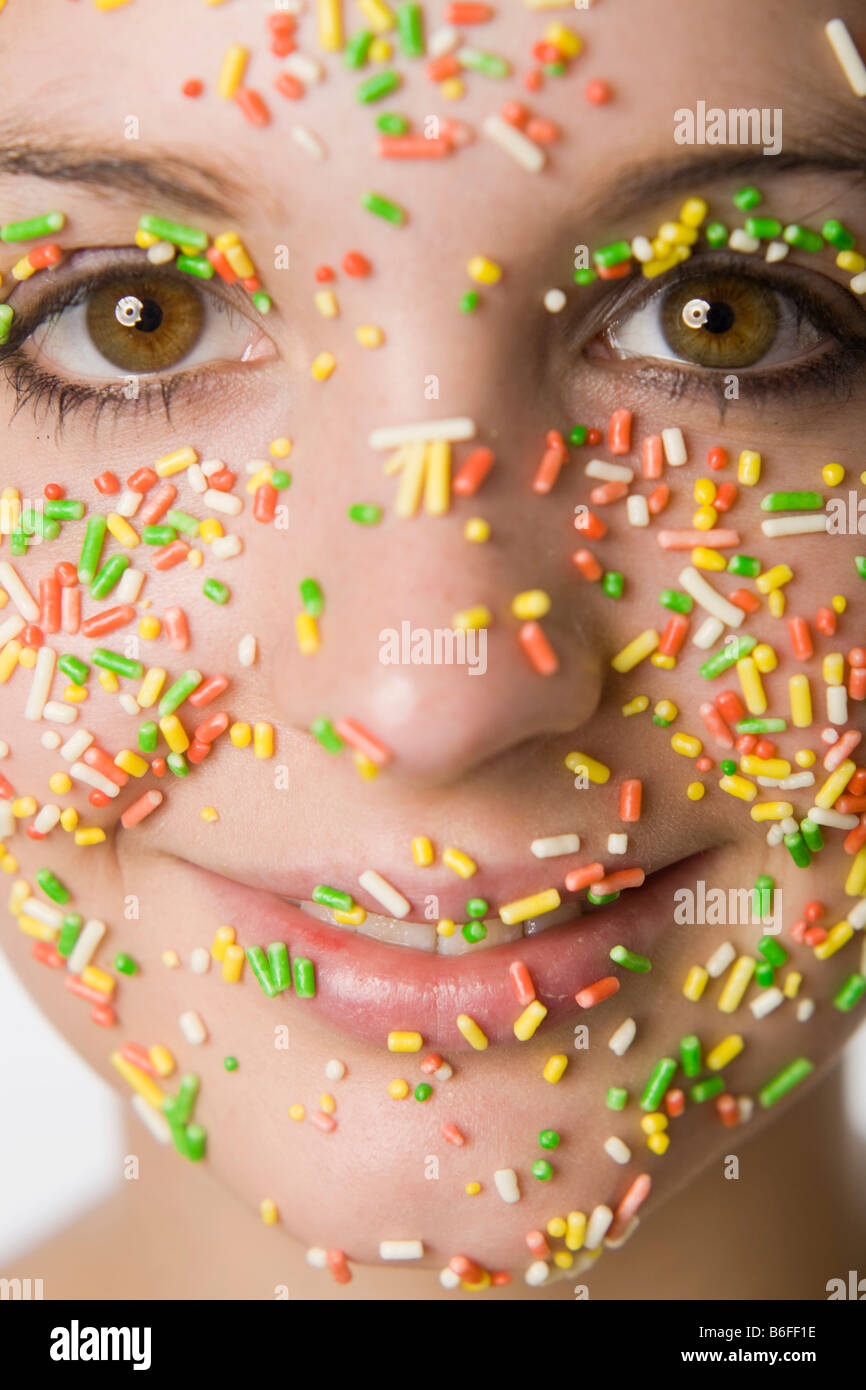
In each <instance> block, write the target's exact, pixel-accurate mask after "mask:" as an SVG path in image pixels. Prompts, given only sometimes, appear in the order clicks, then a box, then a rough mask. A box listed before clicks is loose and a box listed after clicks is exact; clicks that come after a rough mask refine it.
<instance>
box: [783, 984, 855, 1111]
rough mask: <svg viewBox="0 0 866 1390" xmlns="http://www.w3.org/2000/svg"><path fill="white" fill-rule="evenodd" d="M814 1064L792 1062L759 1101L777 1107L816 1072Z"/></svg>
mask: <svg viewBox="0 0 866 1390" xmlns="http://www.w3.org/2000/svg"><path fill="white" fill-rule="evenodd" d="M864 983H866V982H864ZM814 1069H815V1068H814V1066H813V1064H812V1063H811V1062H810V1061H809V1060H808V1058H806V1057H798V1058H797V1060H796V1062H791V1063H789V1065H788V1066H787V1067H785V1068H784V1070H782V1071H780V1072H779V1074H778V1076H774V1077H773V1079H772V1081H768V1082H767V1084H766V1086H764V1087H763V1089H762V1090H760V1091H759V1092H758V1101H759V1103H760V1104H761V1105H762V1106H763V1107H764V1109H765V1110H767V1109H769V1107H770V1106H771V1105H775V1104H776V1102H777V1101H780V1100H781V1099H782V1096H784V1095H787V1094H788V1092H789V1091H792V1090H793V1089H794V1087H795V1086H797V1085H799V1083H800V1082H801V1081H805V1079H806V1077H807V1076H808V1075H809V1073H810V1072H811V1071H814Z"/></svg>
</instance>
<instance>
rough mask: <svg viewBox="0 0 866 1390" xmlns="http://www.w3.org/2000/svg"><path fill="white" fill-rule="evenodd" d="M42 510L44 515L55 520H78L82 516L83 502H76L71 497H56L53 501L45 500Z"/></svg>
mask: <svg viewBox="0 0 866 1390" xmlns="http://www.w3.org/2000/svg"><path fill="white" fill-rule="evenodd" d="M44 511H45V515H46V516H50V517H53V518H54V519H55V520H56V521H80V520H81V518H82V517H83V516H84V503H83V502H76V501H74V499H73V498H71V497H58V498H57V499H56V500H55V501H53V502H51V501H48V502H46V503H45V506H44Z"/></svg>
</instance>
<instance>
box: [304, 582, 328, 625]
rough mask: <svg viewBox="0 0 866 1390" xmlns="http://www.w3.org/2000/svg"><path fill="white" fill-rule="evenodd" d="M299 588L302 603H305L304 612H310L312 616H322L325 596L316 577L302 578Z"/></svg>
mask: <svg viewBox="0 0 866 1390" xmlns="http://www.w3.org/2000/svg"><path fill="white" fill-rule="evenodd" d="M298 588H299V589H300V591H301V603H302V604H303V605H304V612H305V613H309V615H310V617H311V618H320V617H321V615H322V612H323V610H324V607H325V596H324V594H323V593H322V590H321V588H320V587H319V582H318V580H316V579H302V580H301V582H300V584H299V585H298Z"/></svg>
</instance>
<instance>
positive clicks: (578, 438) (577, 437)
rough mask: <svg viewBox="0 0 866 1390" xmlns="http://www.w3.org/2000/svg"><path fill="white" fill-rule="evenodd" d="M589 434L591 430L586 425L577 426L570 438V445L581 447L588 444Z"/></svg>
mask: <svg viewBox="0 0 866 1390" xmlns="http://www.w3.org/2000/svg"><path fill="white" fill-rule="evenodd" d="M588 434H589V430H588V429H587V428H586V425H575V427H574V429H573V430H572V431H571V433H570V434H569V436H568V442H569V444H577V445H578V446H580V445H581V444H585V443H586V436H587V435H588Z"/></svg>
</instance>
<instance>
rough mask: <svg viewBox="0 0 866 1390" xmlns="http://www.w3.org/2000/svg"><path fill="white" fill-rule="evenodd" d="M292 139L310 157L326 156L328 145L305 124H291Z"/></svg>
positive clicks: (320, 157)
mask: <svg viewBox="0 0 866 1390" xmlns="http://www.w3.org/2000/svg"><path fill="white" fill-rule="evenodd" d="M292 139H293V140H294V142H295V144H296V145H298V146H299V147H300V149H302V150H303V151H304V153H305V154H308V155H310V157H311V158H312V159H324V158H325V157H326V156H327V153H328V147H327V145H326V144H325V142H324V140H321V139H320V138H319V136H318V135H317V134H316V133H315V131H314V130H310V127H309V126H307V125H293V126H292Z"/></svg>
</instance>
